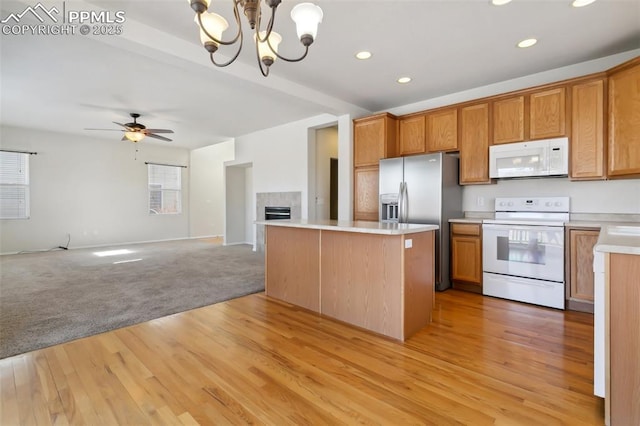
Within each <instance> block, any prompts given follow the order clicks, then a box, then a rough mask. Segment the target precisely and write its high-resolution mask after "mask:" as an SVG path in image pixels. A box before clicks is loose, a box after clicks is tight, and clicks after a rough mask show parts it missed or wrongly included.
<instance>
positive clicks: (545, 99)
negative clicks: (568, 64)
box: [529, 87, 567, 139]
mask: <svg viewBox="0 0 640 426" xmlns="http://www.w3.org/2000/svg"><path fill="white" fill-rule="evenodd" d="M565 99H566V94H565V88H564V87H558V88H555V89H550V90H545V91H542V92H537V93H532V94H531V95H530V97H529V104H530V112H529V139H544V138H555V137H559V136H565V135H566V134H567V132H566V111H565V105H566V104H565Z"/></svg>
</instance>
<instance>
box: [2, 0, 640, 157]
mask: <svg viewBox="0 0 640 426" xmlns="http://www.w3.org/2000/svg"><path fill="white" fill-rule="evenodd" d="M42 3H43V4H44V5H45V6H46V7H49V8H50V7H52V6H54V5H55V6H57V7H59V8H60V9H61V8H62V7H65V8H66V9H65V10H67V11H70V10H77V11H81V10H84V11H96V12H99V11H107V12H111V13H113V14H115V12H117V11H123V12H124V14H125V17H126V21H125V22H124V23H123V24H122V29H123V34H122V35H120V36H115V35H111V36H109V35H93V36H83V35H80V34H75V35H36V36H31V35H2V37H1V45H0V47H1V50H0V59H1V63H0V71H1V75H0V79H1V80H0V83H1V84H0V90H1V92H2V95H1V96H2V98H1V110H0V113H1V114H0V123H1V124H3V125H12V126H19V127H29V128H36V129H42V130H51V131H57V132H64V133H72V134H79V135H85V136H87V137H90V138H92V139H93V138H108V139H113V140H114V141H119V139H120V137H119V136H120V135H119V134H115V133H113V132H109V131H88V130H85V128H104V129H116V128H117V126H116V125H114V124H113V123H112V122H113V121H117V122H121V123H122V122H127V121H130V120H128V119H129V117H128V113H129V112H138V113H140V114H142V117H141V118H140V119H139V121H140V122H142V123H144V124H145V125H146V126H147V127H151V128H171V129H173V130H174V131H175V134H174V135H173V137H172V138H173V139H174V142H171V144H172V146H178V147H184V148H189V149H194V148H198V147H202V146H206V145H210V144H213V143H217V142H220V141H223V140H227V139H229V138H232V137H237V136H241V135H245V134H249V133H252V132H255V131H259V130H262V129H265V128H269V127H274V126H277V125H281V124H285V123H289V122H292V121H296V120H300V119H303V118H307V117H310V116H314V115H318V114H323V113H329V114H335V115H341V114H346V113H349V114H352V115H353V116H354V117H357V116H362V115H365V114H368V113H370V112H375V111H382V110H387V109H390V108H393V107H397V106H401V105H407V104H410V103H414V102H417V101H421V100H426V99H431V98H434V97H438V96H442V95H446V94H450V93H455V92H459V91H463V90H466V89H471V88H475V87H480V86H484V85H488V84H492V83H496V82H500V81H505V80H509V79H512V78H517V77H521V76H525V75H529V74H533V73H537V72H542V71H546V70H550V69H554V68H558V67H562V66H566V65H570V64H575V63H579V62H583V61H587V60H591V59H596V58H600V57H604V56H608V55H612V54H615V53H619V52H624V51H628V50H632V49H637V48H640V0H598V1H596V2H595V3H593V4H592V5H590V6H587V7H583V8H573V7H571V6H570V0H536V1H534V0H513V1H512V2H511V3H509V4H507V5H505V6H500V7H496V6H493V5H491V4H490V2H489V0H466V1H464V0H440V1H428V0H423V1H407V0H389V1H379V0H378V1H376V0H354V1H342V0H315V3H316V4H318V5H319V6H321V7H322V9H323V11H324V20H323V23H322V24H321V25H320V28H319V31H318V37H317V40H316V42H315V43H314V44H313V45H312V46H311V48H310V53H309V56H308V57H307V58H306V59H305V60H304V61H302V62H300V63H286V62H283V61H277V62H276V63H275V64H274V65H273V66H272V69H271V75H270V76H269V77H268V78H264V77H262V75H261V74H260V72H259V70H258V68H257V65H256V63H255V53H254V51H253V49H252V48H250V47H251V46H250V45H249V44H248V43H247V44H245V48H244V51H243V52H242V54H241V55H240V58H239V59H238V61H237V62H236V63H234V64H231V65H230V66H229V67H227V68H216V67H214V66H213V65H212V64H211V63H210V62H209V57H208V53H207V52H206V51H205V50H204V48H203V47H202V46H201V45H200V43H199V37H198V31H197V27H196V24H195V23H194V22H193V17H194V13H193V11H192V10H191V8H190V7H189V5H188V3H187V2H186V1H185V0H154V1H142V0H135V1H133V0H130V1H105V0H103V1H98V0H94V1H91V2H87V1H66V2H64V4H63V2H62V1H48V0H42ZM297 3H298V2H293V1H287V0H285V1H284V2H283V3H282V4H281V5H280V7H279V10H278V13H277V15H276V18H277V19H276V24H275V29H276V30H277V31H278V32H280V33H281V34H282V36H283V39H284V41H283V42H282V44H281V45H280V52H281V53H283V54H285V55H289V56H295V55H297V54H299V52H301V51H302V46H301V45H300V43H299V42H298V41H297V37H296V36H295V28H294V24H293V22H292V21H291V20H290V18H289V12H290V10H291V8H292V7H293V6H294V5H295V4H297ZM35 4H37V0H34V1H31V2H28V1H3V2H2V4H1V5H0V8H1V16H2V19H5V18H6V17H7V16H8V15H9V14H10V13H20V12H22V11H23V10H24V9H25V7H27V6H30V5H31V6H35ZM231 8H232V1H230V0H213V1H212V9H215V11H216V12H217V13H220V14H222V15H223V16H225V17H226V18H227V20H228V21H229V22H230V30H229V32H232V31H233V28H234V24H233V18H232V14H231ZM22 19H23V20H22V21H21V22H20V23H21V24H24V23H27V22H28V20H29V19H30V17H29V16H27V15H25V16H24V17H23V18H22ZM243 19H244V17H243ZM31 22H33V23H38V22H37V21H35V19H33V18H32V19H31ZM243 23H244V22H243ZM247 34H248V33H247ZM528 37H536V38H538V40H539V42H538V44H537V45H536V46H534V47H532V48H529V49H518V48H516V47H515V44H516V43H517V42H518V41H520V40H522V39H524V38H528ZM227 38H228V36H227ZM247 40H250V39H249V36H247ZM359 50H370V51H371V52H372V53H373V57H372V58H371V59H369V60H367V61H358V60H356V59H355V58H354V54H355V53H356V52H357V51H359ZM221 53H227V54H228V52H227V51H225V52H222V51H221ZM403 75H409V76H411V77H412V78H413V81H412V82H411V83H409V84H405V85H400V84H398V83H396V79H397V78H398V77H400V76H403ZM144 143H159V144H166V142H156V141H153V140H150V139H145V141H144Z"/></svg>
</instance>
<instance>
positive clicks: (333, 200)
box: [329, 158, 338, 220]
mask: <svg viewBox="0 0 640 426" xmlns="http://www.w3.org/2000/svg"><path fill="white" fill-rule="evenodd" d="M329 219H331V220H338V159H337V158H332V159H331V167H330V178H329Z"/></svg>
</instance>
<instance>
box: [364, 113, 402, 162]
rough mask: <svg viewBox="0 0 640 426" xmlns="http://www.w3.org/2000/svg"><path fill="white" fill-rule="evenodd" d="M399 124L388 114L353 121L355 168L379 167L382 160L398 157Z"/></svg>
mask: <svg viewBox="0 0 640 426" xmlns="http://www.w3.org/2000/svg"><path fill="white" fill-rule="evenodd" d="M397 123H398V121H397V118H396V117H395V116H393V115H391V114H388V113H384V114H377V115H373V116H371V117H365V118H359V119H356V120H353V128H354V129H353V164H354V166H355V167H360V166H373V165H378V162H379V161H380V159H382V158H390V157H395V156H396V151H397V150H396V135H397V133H398V127H397V126H398V124H397Z"/></svg>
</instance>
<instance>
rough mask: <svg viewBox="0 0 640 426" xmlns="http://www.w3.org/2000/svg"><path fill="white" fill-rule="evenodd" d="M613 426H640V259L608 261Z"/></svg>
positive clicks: (626, 257) (620, 256)
mask: <svg viewBox="0 0 640 426" xmlns="http://www.w3.org/2000/svg"><path fill="white" fill-rule="evenodd" d="M609 259H610V260H609V262H610V264H609V307H610V309H609V327H610V329H609V333H610V334H609V336H610V348H609V357H610V358H609V368H610V387H609V390H610V392H608V394H607V398H608V399H609V401H610V410H611V411H610V414H611V422H610V424H611V425H614V426H615V425H640V405H639V403H638V401H640V311H639V310H638V307H639V306H640V282H639V279H638V277H640V255H633V254H618V253H611V254H610V258H609Z"/></svg>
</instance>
